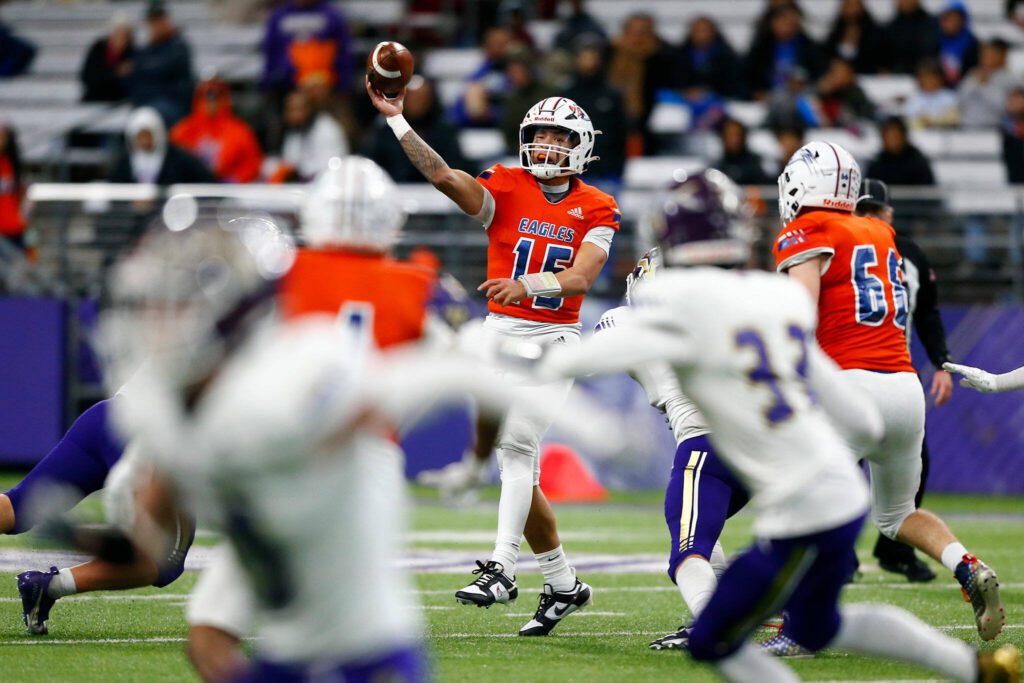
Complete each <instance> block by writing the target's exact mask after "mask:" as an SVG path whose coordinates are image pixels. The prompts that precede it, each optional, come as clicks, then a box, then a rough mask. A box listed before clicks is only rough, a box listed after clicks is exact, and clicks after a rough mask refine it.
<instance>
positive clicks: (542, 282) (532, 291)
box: [519, 271, 562, 296]
mask: <svg viewBox="0 0 1024 683" xmlns="http://www.w3.org/2000/svg"><path fill="white" fill-rule="evenodd" d="M519 281H520V282H522V283H523V286H524V287H526V295H527V296H554V295H556V294H561V293H562V283H561V282H559V281H558V278H557V277H555V274H554V273H549V272H547V271H544V272H541V273H527V274H526V275H520V276H519Z"/></svg>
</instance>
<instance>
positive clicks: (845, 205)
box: [821, 197, 854, 211]
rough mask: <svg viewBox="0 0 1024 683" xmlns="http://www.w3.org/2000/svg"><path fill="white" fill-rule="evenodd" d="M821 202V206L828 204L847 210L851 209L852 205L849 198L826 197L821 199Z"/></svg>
mask: <svg viewBox="0 0 1024 683" xmlns="http://www.w3.org/2000/svg"><path fill="white" fill-rule="evenodd" d="M821 204H822V206H828V207H831V208H836V209H847V210H849V211H853V205H854V203H853V202H852V201H851V200H849V199H829V198H828V197H826V198H825V199H823V200H821Z"/></svg>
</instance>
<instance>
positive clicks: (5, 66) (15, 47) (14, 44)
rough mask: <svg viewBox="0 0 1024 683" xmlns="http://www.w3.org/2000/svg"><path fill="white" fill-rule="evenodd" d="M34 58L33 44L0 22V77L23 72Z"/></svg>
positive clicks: (9, 76)
mask: <svg viewBox="0 0 1024 683" xmlns="http://www.w3.org/2000/svg"><path fill="white" fill-rule="evenodd" d="M35 58H36V46H35V45H33V44H32V43H30V42H29V41H28V40H26V39H24V38H22V37H20V36H16V35H14V32H12V31H11V29H10V28H8V27H7V26H6V25H5V24H0V78H11V77H12V76H18V75H21V74H23V73H25V72H26V71H28V68H29V66H31V65H32V60H33V59H35Z"/></svg>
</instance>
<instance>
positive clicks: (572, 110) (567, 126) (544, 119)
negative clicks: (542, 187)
mask: <svg viewBox="0 0 1024 683" xmlns="http://www.w3.org/2000/svg"><path fill="white" fill-rule="evenodd" d="M538 128H558V129H561V130H565V131H568V132H569V134H570V145H571V147H563V146H561V145H549V144H540V143H535V142H534V141H533V137H534V133H536V132H537V129H538ZM600 134H601V131H599V130H594V124H593V123H591V121H590V117H589V116H587V112H585V111H583V107H581V106H579V105H578V104H576V103H575V102H573V101H572V100H570V99H566V98H565V97H548V98H545V99H543V100H541V101H540V102H538V103H537V104H535V105H533V106H532V107H530V110H529V111H528V112H526V116H524V117H523V122H522V123H521V124H519V162H520V164H522V167H523V168H525V169H526V170H527V171H529V172H530V173H532V174H533V175H534V176H536V177H537V178H540V179H541V180H549V179H551V178H557V177H558V176H566V175H578V174H580V173H583V172H585V171H586V170H587V165H588V164H590V162H592V161H596V160H597V159H600V157H596V156H594V155H593V151H594V140H595V138H596V136H597V135H600ZM535 152H546V153H547V155H548V157H549V158H550V156H551V155H552V154H558V155H561V156H562V159H561V160H560V161H559V162H558V163H557V164H551V163H548V162H547V161H544V162H534V161H533V155H534V153H535Z"/></svg>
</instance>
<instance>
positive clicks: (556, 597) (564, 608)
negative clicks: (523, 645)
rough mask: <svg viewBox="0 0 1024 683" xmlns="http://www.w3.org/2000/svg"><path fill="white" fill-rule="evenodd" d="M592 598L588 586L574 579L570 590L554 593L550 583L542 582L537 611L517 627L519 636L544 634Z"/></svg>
mask: <svg viewBox="0 0 1024 683" xmlns="http://www.w3.org/2000/svg"><path fill="white" fill-rule="evenodd" d="M593 600H594V594H593V591H592V590H591V588H590V586H588V585H587V584H585V583H583V582H582V581H580V580H579V579H576V585H574V586H573V587H572V590H569V591H565V592H564V593H556V592H555V591H554V590H552V588H551V585H550V584H544V591H543V592H542V593H541V594H540V603H539V604H538V605H537V612H536V613H535V614H534V615H533V619H531V620H530V622H529V623H528V624H526V626H524V627H522V628H521V629H519V635H521V636H546V635H547V634H549V633H551V631H552V629H554V628H555V626H558V622H560V621H561V620H562V619H564V618H565V617H567V616H569V615H570V614H572V613H573V612H575V611H577V610H580V609H583V608H584V607H586V606H587V605H589V604H590V603H591V602H593Z"/></svg>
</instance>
